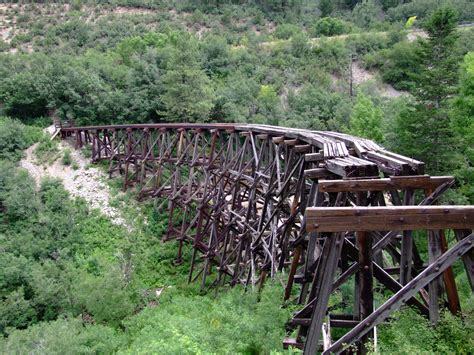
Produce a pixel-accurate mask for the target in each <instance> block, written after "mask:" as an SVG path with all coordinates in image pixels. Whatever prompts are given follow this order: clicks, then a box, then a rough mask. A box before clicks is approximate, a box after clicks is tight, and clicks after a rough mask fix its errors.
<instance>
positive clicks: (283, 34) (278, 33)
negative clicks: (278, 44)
mask: <svg viewBox="0 0 474 355" xmlns="http://www.w3.org/2000/svg"><path fill="white" fill-rule="evenodd" d="M298 32H300V28H299V27H298V26H296V25H292V24H289V23H285V24H282V25H279V26H278V27H277V28H276V30H275V32H274V33H273V35H274V36H275V37H276V38H278V39H289V38H290V37H292V36H293V35H295V34H296V33H298Z"/></svg>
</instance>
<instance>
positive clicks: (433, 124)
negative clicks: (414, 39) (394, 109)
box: [397, 7, 458, 173]
mask: <svg viewBox="0 0 474 355" xmlns="http://www.w3.org/2000/svg"><path fill="white" fill-rule="evenodd" d="M456 24H457V22H456V15H455V13H454V11H453V10H452V9H451V8H448V7H447V8H440V9H438V10H437V11H436V12H434V13H433V15H432V16H431V17H430V19H429V21H428V22H427V23H426V30H427V32H428V35H429V38H428V40H427V41H426V42H422V44H421V48H420V58H421V60H420V62H421V65H420V69H419V70H418V72H417V73H416V74H413V76H414V78H415V83H416V87H415V90H414V91H413V93H414V96H415V98H416V103H415V104H414V105H413V107H411V108H410V109H409V110H407V111H405V112H403V113H402V114H401V115H400V118H399V120H398V126H397V132H399V134H398V137H399V139H400V141H399V145H400V150H401V151H402V153H407V154H408V155H411V156H416V157H418V158H419V159H421V160H423V161H425V162H426V163H427V166H428V168H429V170H430V171H432V172H438V173H441V172H443V171H445V172H448V171H450V170H451V169H452V166H450V165H449V164H450V160H451V159H449V154H450V151H451V147H452V131H451V129H450V119H449V112H448V108H449V107H448V106H449V105H448V104H449V99H450V97H452V95H453V94H455V92H456V83H457V75H456V74H457V67H458V59H457V55H456V51H455V44H456V38H457V35H456V32H455V27H456ZM440 83H442V85H440Z"/></svg>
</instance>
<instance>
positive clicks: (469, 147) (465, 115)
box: [451, 52, 474, 204]
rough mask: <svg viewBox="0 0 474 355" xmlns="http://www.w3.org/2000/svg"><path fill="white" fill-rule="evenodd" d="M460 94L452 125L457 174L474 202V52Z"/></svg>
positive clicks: (464, 70)
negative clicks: (456, 156) (457, 165)
mask: <svg viewBox="0 0 474 355" xmlns="http://www.w3.org/2000/svg"><path fill="white" fill-rule="evenodd" d="M459 86H460V88H459V96H458V97H457V98H455V99H454V100H453V102H452V105H453V112H452V119H451V126H452V129H453V131H454V134H455V137H456V139H455V141H456V142H457V143H456V144H457V147H458V152H459V155H458V161H459V163H460V164H459V167H458V169H457V170H456V176H457V178H458V180H459V182H460V185H461V189H460V192H461V193H462V194H464V195H465V196H467V197H468V199H469V201H470V203H471V204H472V203H474V52H471V53H468V54H466V56H465V57H464V63H463V67H462V71H461V80H460V84H459Z"/></svg>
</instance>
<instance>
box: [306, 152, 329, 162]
mask: <svg viewBox="0 0 474 355" xmlns="http://www.w3.org/2000/svg"><path fill="white" fill-rule="evenodd" d="M304 160H305V161H323V160H324V154H323V153H308V154H305V156H304Z"/></svg>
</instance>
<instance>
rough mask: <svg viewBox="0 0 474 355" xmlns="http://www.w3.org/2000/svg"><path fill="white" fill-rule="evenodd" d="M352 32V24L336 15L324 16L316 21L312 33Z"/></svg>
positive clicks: (334, 34)
mask: <svg viewBox="0 0 474 355" xmlns="http://www.w3.org/2000/svg"><path fill="white" fill-rule="evenodd" d="M349 32H351V27H350V25H349V24H348V23H347V22H345V21H344V20H340V19H338V18H334V17H323V18H322V19H320V20H318V22H316V24H315V26H314V28H313V30H312V33H313V35H314V36H316V37H317V36H337V35H342V34H344V33H349Z"/></svg>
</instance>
